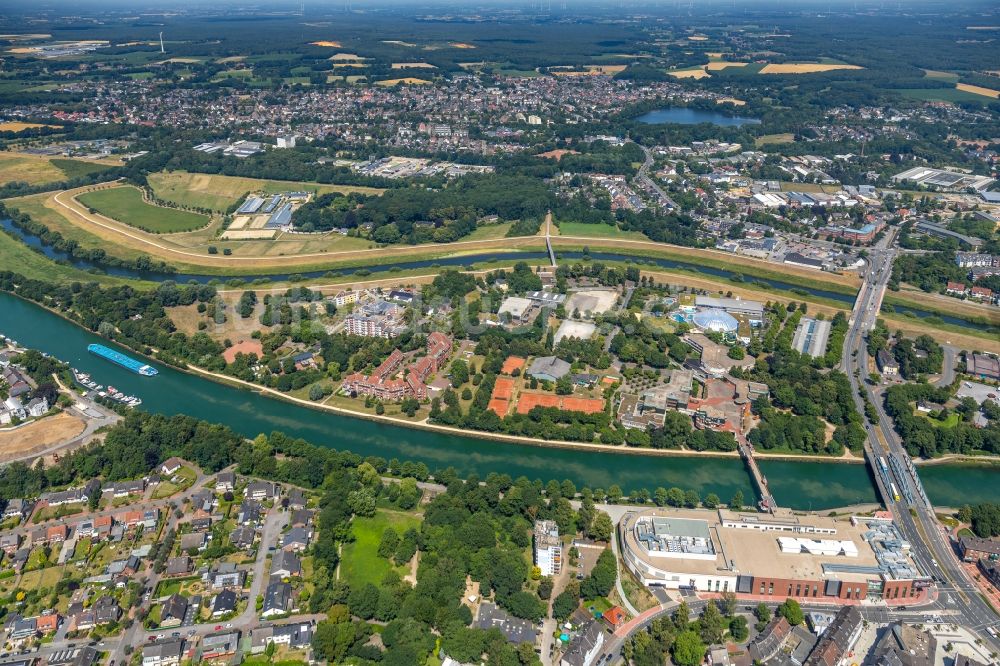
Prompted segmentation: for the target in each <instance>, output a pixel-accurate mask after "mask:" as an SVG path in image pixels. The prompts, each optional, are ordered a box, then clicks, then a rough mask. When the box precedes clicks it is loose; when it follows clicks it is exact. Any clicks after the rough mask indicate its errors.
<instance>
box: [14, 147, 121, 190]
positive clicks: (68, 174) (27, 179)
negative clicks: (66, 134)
mask: <svg viewBox="0 0 1000 666" xmlns="http://www.w3.org/2000/svg"><path fill="white" fill-rule="evenodd" d="M109 166H111V165H110V164H99V163H96V162H89V161H84V160H70V159H63V158H59V157H54V158H49V157H44V156H40V155H29V154H27V153H0V184H4V183H11V182H21V183H28V184H29V185H37V184H40V183H54V182H57V181H60V180H65V179H66V178H75V177H77V176H82V175H85V174H88V173H93V172H95V171H103V170H104V169H107V168H108V167H109Z"/></svg>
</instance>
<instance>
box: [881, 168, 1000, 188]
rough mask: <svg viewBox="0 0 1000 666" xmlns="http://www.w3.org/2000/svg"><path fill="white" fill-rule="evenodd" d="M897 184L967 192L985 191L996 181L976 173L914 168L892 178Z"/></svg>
mask: <svg viewBox="0 0 1000 666" xmlns="http://www.w3.org/2000/svg"><path fill="white" fill-rule="evenodd" d="M892 180H893V181H894V182H896V183H903V182H911V183H916V184H917V185H929V186H931V187H936V188H940V189H943V190H955V191H959V190H965V189H968V188H972V189H974V190H977V191H980V192H981V191H983V190H985V189H987V188H988V187H989V186H990V185H992V184H993V183H994V182H996V181H995V179H993V178H990V177H989V176H977V175H976V174H974V173H962V172H960V171H952V170H949V169H932V168H930V167H914V168H912V169H907V170H906V171H903V172H902V173H897V174H896V175H895V176H893V177H892Z"/></svg>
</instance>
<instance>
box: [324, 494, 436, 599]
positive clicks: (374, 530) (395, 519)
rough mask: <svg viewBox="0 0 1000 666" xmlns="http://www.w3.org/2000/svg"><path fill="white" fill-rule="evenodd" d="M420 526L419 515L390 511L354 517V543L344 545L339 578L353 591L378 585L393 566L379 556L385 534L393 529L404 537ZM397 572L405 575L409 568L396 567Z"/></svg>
mask: <svg viewBox="0 0 1000 666" xmlns="http://www.w3.org/2000/svg"><path fill="white" fill-rule="evenodd" d="M420 522H421V519H420V516H419V515H418V514H414V513H404V512H402V511H393V510H390V509H379V510H378V511H377V512H376V513H375V515H374V516H373V517H371V518H361V517H355V518H354V520H353V521H352V522H351V531H352V532H353V533H354V537H355V540H354V541H353V542H352V543H347V544H344V551H343V554H342V555H341V560H340V578H341V579H342V580H346V581H347V582H348V583H350V584H351V587H352V588H355V587H361V586H363V585H364V584H365V583H373V584H375V585H378V584H379V583H380V582H381V580H382V577H383V576H385V574H386V572H387V571H389V569H390V568H392V566H393V565H392V563H390V562H389V561H388V560H385V559H383V558H381V557H379V556H378V546H379V543H380V542H381V540H382V533H383V532H385V530H386V528H389V527H391V528H393V529H395V530H396V532H398V533H399V535H400V536H402V535H403V533H404V532H405V531H406V530H408V529H410V528H411V527H412V528H414V529H420ZM396 569H397V570H398V571H399V572H400V573H401V574H402V575H405V574H406V573H407V572H408V567H396Z"/></svg>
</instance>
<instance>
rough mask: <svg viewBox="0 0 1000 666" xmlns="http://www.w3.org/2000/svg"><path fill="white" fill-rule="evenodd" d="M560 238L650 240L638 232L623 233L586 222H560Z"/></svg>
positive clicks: (609, 226)
mask: <svg viewBox="0 0 1000 666" xmlns="http://www.w3.org/2000/svg"><path fill="white" fill-rule="evenodd" d="M559 235H560V236H582V237H588V238H625V239H632V240H649V239H648V238H646V235H645V234H641V233H639V232H638V231H622V230H621V229H619V228H618V227H613V226H611V225H610V224H586V223H585V222H566V221H560V222H559Z"/></svg>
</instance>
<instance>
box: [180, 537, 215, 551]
mask: <svg viewBox="0 0 1000 666" xmlns="http://www.w3.org/2000/svg"><path fill="white" fill-rule="evenodd" d="M207 544H208V538H207V537H206V536H205V533H204V532H191V533H189V534H185V535H183V536H181V552H184V553H190V552H191V551H193V550H196V551H200V550H204V549H205V546H206V545H207Z"/></svg>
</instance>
